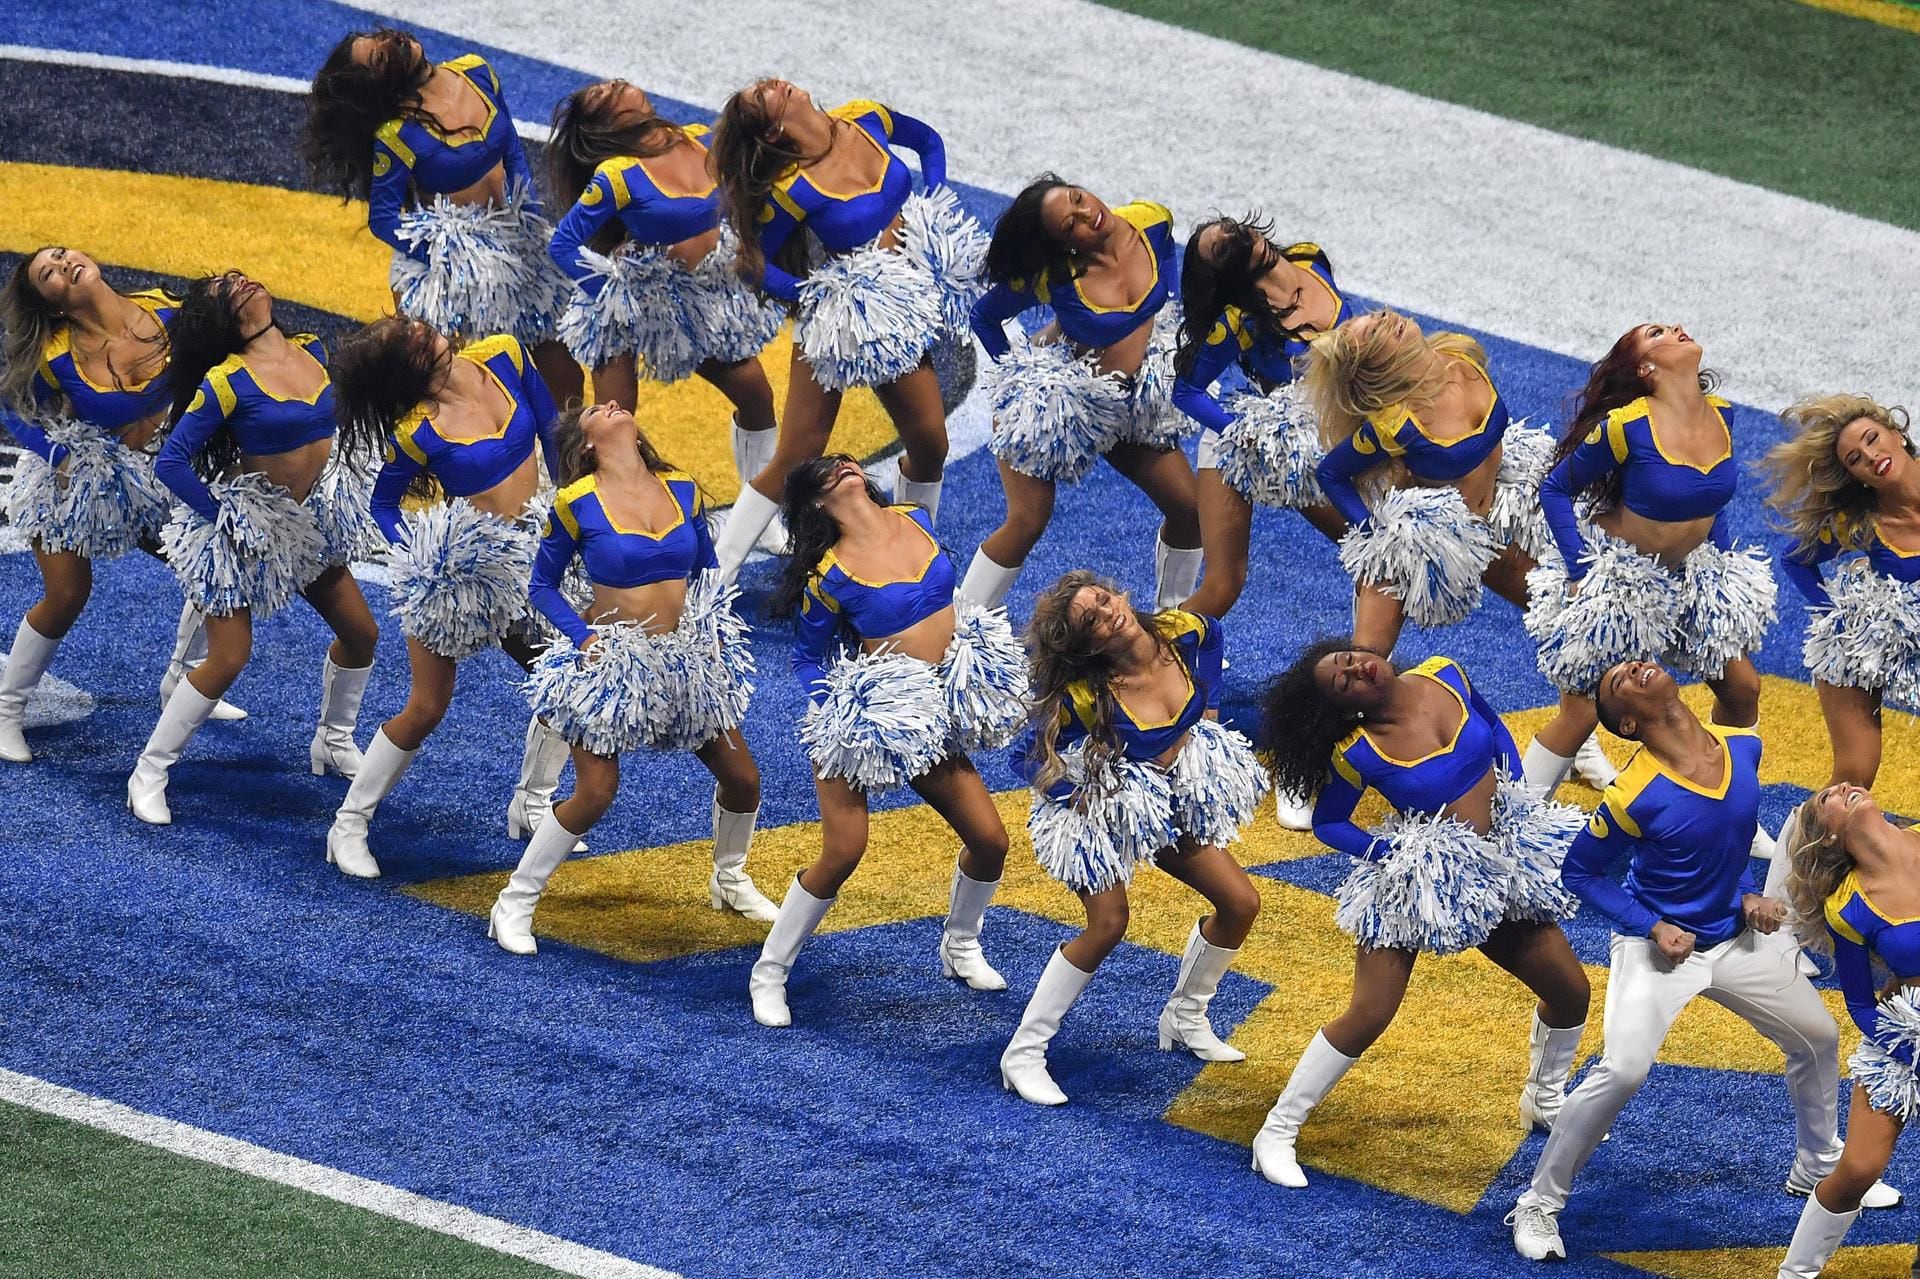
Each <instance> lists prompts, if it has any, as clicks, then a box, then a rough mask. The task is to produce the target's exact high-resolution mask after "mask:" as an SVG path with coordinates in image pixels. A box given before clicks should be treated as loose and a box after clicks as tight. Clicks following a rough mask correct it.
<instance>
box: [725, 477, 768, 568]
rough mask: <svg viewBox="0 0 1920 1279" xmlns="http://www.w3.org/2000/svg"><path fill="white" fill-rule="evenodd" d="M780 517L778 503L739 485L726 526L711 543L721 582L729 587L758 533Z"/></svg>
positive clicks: (749, 485) (765, 529)
mask: <svg viewBox="0 0 1920 1279" xmlns="http://www.w3.org/2000/svg"><path fill="white" fill-rule="evenodd" d="M779 514H780V504H779V503H778V502H776V501H774V500H773V499H772V498H770V497H768V496H766V495H765V494H763V493H762V492H761V491H760V490H759V489H757V488H755V487H753V485H751V484H743V485H741V486H740V496H739V497H736V498H734V499H733V509H732V510H731V511H729V512H728V513H727V522H726V526H725V527H724V528H722V529H721V530H720V536H719V537H718V538H717V539H716V540H715V544H714V556H715V558H716V559H717V560H718V561H719V564H720V580H721V581H723V582H725V583H727V584H728V585H732V584H733V579H734V578H736V577H738V576H740V566H741V565H742V564H745V563H746V562H747V556H748V555H749V554H750V553H751V552H752V551H753V548H754V547H755V545H757V544H758V543H759V541H760V536H761V534H763V533H765V532H766V531H767V529H768V527H769V526H771V525H772V523H773V521H774V517H775V516H777V515H779Z"/></svg>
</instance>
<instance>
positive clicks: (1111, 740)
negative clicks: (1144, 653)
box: [1027, 568, 1174, 790]
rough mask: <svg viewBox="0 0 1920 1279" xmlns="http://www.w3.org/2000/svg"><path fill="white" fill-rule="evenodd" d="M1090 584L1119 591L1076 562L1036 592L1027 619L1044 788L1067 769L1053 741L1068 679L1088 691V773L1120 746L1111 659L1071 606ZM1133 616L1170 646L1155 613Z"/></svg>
mask: <svg viewBox="0 0 1920 1279" xmlns="http://www.w3.org/2000/svg"><path fill="white" fill-rule="evenodd" d="M1089 586H1095V587H1100V588H1102V589H1104V590H1107V591H1110V592H1111V593H1113V594H1114V595H1119V594H1122V592H1121V590H1120V588H1119V587H1118V586H1116V585H1115V584H1114V583H1113V582H1111V581H1109V580H1108V579H1106V578H1104V577H1102V576H1100V574H1098V573H1095V572H1092V571H1091V570H1088V569H1084V568H1077V569H1074V570H1073V571H1072V572H1070V573H1068V574H1066V575H1065V576H1064V577H1062V578H1061V579H1060V580H1059V581H1057V582H1055V583H1054V584H1053V585H1052V586H1049V587H1048V588H1047V589H1046V590H1044V591H1042V592H1041V593H1040V598H1039V599H1037V600H1035V601H1034V604H1033V617H1032V619H1031V620H1029V621H1028V622H1027V671H1028V677H1029V685H1030V687H1031V689H1032V698H1033V716H1034V724H1035V727H1036V729H1037V730H1038V734H1039V746H1040V771H1039V773H1038V775H1037V776H1036V777H1035V778H1034V788H1035V789H1036V790H1045V789H1046V788H1047V787H1049V786H1051V785H1053V784H1054V783H1055V782H1057V781H1059V780H1060V779H1061V778H1062V777H1063V776H1065V775H1066V763H1065V761H1063V760H1062V759H1061V758H1060V751H1059V746H1058V742H1059V737H1060V710H1061V706H1062V704H1063V703H1064V702H1066V701H1068V700H1070V694H1069V691H1068V690H1069V689H1070V688H1071V687H1072V686H1073V685H1075V684H1084V685H1086V686H1087V687H1088V688H1090V689H1091V690H1092V692H1093V723H1092V724H1090V725H1088V727H1087V746H1086V774H1087V776H1088V777H1089V778H1091V777H1093V776H1095V775H1096V774H1097V773H1098V772H1099V769H1100V765H1101V764H1103V763H1104V762H1105V761H1106V760H1107V759H1109V758H1111V757H1112V756H1113V754H1114V753H1115V752H1116V751H1117V750H1118V749H1119V746H1120V740H1119V737H1118V736H1117V735H1116V734H1115V733H1114V731H1113V713H1114V711H1115V709H1116V708H1117V707H1118V705H1119V700H1118V698H1116V697H1115V695H1114V692H1113V677H1114V659H1113V657H1112V655H1111V654H1109V653H1107V652H1106V651H1105V650H1104V649H1102V648H1101V647H1100V646H1099V644H1098V643H1097V642H1096V641H1095V640H1094V636H1093V628H1094V622H1093V619H1092V618H1091V617H1090V616H1089V615H1088V612H1087V611H1086V610H1084V609H1083V610H1082V611H1081V614H1080V616H1078V617H1075V616H1074V615H1073V610H1072V607H1071V606H1072V604H1073V597H1074V596H1075V595H1078V594H1079V593H1080V592H1081V591H1082V590H1083V589H1085V588H1086V587H1089ZM1133 616H1134V619H1135V620H1136V621H1138V622H1139V623H1140V627H1141V629H1142V630H1144V631H1146V633H1147V634H1149V635H1151V636H1153V639H1154V643H1155V644H1156V645H1157V646H1158V648H1159V654H1160V656H1163V657H1164V656H1166V655H1167V654H1169V653H1172V652H1174V646H1173V641H1172V640H1170V639H1168V638H1167V633H1166V631H1165V630H1163V629H1162V628H1161V626H1160V623H1159V616H1158V615H1157V614H1153V613H1145V612H1142V611H1141V610H1139V609H1137V608H1136V609H1134V610H1133Z"/></svg>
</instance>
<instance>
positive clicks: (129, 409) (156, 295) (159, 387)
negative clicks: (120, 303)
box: [0, 289, 180, 466]
mask: <svg viewBox="0 0 1920 1279" xmlns="http://www.w3.org/2000/svg"><path fill="white" fill-rule="evenodd" d="M123 296H124V297H125V298H126V299H127V300H128V301H129V302H132V303H133V304H134V305H136V306H138V307H140V309H141V310H143V311H145V312H147V314H149V315H151V316H152V317H153V318H154V319H155V320H158V321H159V322H160V324H161V325H162V326H164V325H165V324H166V322H167V321H168V320H170V319H172V318H173V313H174V312H175V311H177V310H179V308H180V303H179V300H178V299H176V298H173V297H171V296H169V295H168V294H166V293H163V292H161V291H160V290H159V289H146V290H142V291H141V292H139V293H128V294H124V295H123ZM165 367H166V365H165V363H164V362H157V363H156V365H155V367H154V369H153V372H152V375H151V376H149V377H148V378H147V379H146V380H145V381H143V382H123V385H120V386H114V385H113V384H111V383H108V384H107V385H104V386H103V385H101V384H100V383H98V382H95V381H93V380H92V379H91V378H89V377H88V376H87V375H86V374H85V373H84V372H82V371H81V369H80V362H79V361H78V360H76V359H74V357H73V333H72V330H71V329H69V328H68V326H66V325H64V324H62V325H61V326H60V327H59V328H57V329H55V330H54V331H53V333H52V334H50V335H49V336H48V338H47V340H46V342H45V344H44V345H42V346H41V348H40V368H39V371H38V372H37V373H36V375H35V376H34V379H33V399H34V403H35V404H37V405H38V406H39V407H40V409H41V411H42V412H48V413H52V412H58V411H61V410H62V409H63V408H65V409H70V410H71V411H72V413H73V416H74V417H76V418H78V419H80V421H82V422H85V423H87V424H88V425H89V426H93V427H97V428H99V429H100V430H102V431H104V432H106V433H108V434H110V435H114V434H118V433H119V432H121V431H124V430H126V429H127V428H128V427H130V426H133V425H134V424H136V423H139V422H144V421H146V420H147V419H149V418H151V417H153V416H154V414H156V413H163V412H165V411H166V408H167V405H168V404H169V403H170V402H171V399H172V397H171V396H170V395H169V394H168V391H167V379H166V378H165V377H163V376H161V374H162V373H163V371H164V370H165ZM63 400H64V401H65V404H64V405H63V404H62V401H63ZM0 417H4V420H5V424H6V428H7V431H8V433H9V434H11V435H12V436H13V437H14V438H15V439H16V440H18V441H20V447H22V448H24V449H27V450H29V451H30V452H33V453H37V454H39V455H40V456H41V457H42V458H44V459H46V461H47V462H48V463H49V464H51V465H56V466H57V465H59V463H60V462H61V461H62V460H63V459H64V458H65V457H66V450H65V449H64V448H61V447H60V446H58V445H56V444H54V443H53V441H51V440H49V439H48V438H47V433H46V431H45V430H43V429H41V428H40V427H39V426H36V425H34V424H33V423H32V422H29V421H28V420H27V419H26V418H24V417H21V416H20V415H19V414H17V413H15V412H13V411H12V410H10V409H8V410H0Z"/></svg>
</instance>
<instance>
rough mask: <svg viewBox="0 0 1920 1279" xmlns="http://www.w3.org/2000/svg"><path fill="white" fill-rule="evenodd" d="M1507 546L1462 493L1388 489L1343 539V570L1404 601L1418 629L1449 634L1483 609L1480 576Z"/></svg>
mask: <svg viewBox="0 0 1920 1279" xmlns="http://www.w3.org/2000/svg"><path fill="white" fill-rule="evenodd" d="M1505 545H1506V544H1505V543H1504V542H1502V541H1501V540H1500V537H1499V536H1498V535H1497V534H1496V533H1495V532H1494V530H1493V529H1492V527H1491V526H1489V525H1488V523H1487V522H1486V521H1485V520H1483V519H1481V518H1480V517H1479V516H1477V515H1475V514H1474V513H1473V512H1472V511H1470V510H1468V509H1467V503H1466V500H1465V499H1464V498H1462V497H1461V496H1460V491H1459V490H1458V489H1455V488H1451V487H1449V486H1446V485H1439V486H1436V487H1432V488H1424V487H1415V488H1398V489H1389V490H1387V492H1386V493H1384V494H1383V495H1381V497H1380V499H1379V500H1378V501H1376V502H1375V503H1374V504H1373V513H1372V517H1371V518H1370V519H1368V521H1367V522H1366V523H1365V524H1363V525H1361V526H1360V527H1358V528H1353V529H1349V530H1347V532H1346V534H1345V536H1343V537H1342V538H1341V539H1340V566H1341V567H1342V568H1344V569H1346V570H1347V574H1348V576H1350V577H1352V578H1353V580H1354V582H1355V583H1356V584H1357V585H1363V586H1374V587H1377V588H1378V589H1380V590H1382V591H1385V592H1386V593H1387V594H1388V595H1391V596H1393V598H1395V599H1397V600H1399V601H1400V603H1401V606H1402V607H1403V608H1404V609H1405V610H1406V614H1407V617H1408V618H1410V619H1411V620H1412V621H1414V622H1416V623H1418V624H1419V625H1421V626H1448V625H1451V624H1452V623H1454V622H1458V621H1461V620H1463V619H1464V618H1466V617H1467V615H1468V614H1470V613H1472V612H1473V610H1474V609H1476V608H1478V607H1479V606H1480V600H1481V597H1482V596H1483V594H1484V593H1485V588H1484V587H1483V586H1482V585H1481V581H1480V576H1481V574H1483V573H1485V572H1486V571H1487V567H1488V566H1489V565H1491V564H1492V563H1493V561H1494V559H1495V558H1496V557H1498V556H1499V554H1500V551H1501V549H1502V548H1503V547H1504V546H1505Z"/></svg>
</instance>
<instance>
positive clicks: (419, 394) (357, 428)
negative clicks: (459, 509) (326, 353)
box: [328, 315, 453, 497]
mask: <svg viewBox="0 0 1920 1279" xmlns="http://www.w3.org/2000/svg"><path fill="white" fill-rule="evenodd" d="M433 337H434V331H433V329H432V328H431V327H430V326H429V325H427V324H426V323H425V322H424V321H422V320H408V319H403V318H402V317H400V316H397V315H389V316H386V317H384V318H382V319H378V320H375V321H374V322H373V323H372V324H369V325H367V326H366V327H365V328H363V329H361V330H360V331H359V332H357V333H354V334H352V335H350V336H349V337H347V338H345V339H344V340H343V341H341V343H340V345H339V347H338V348H337V349H336V350H335V351H334V353H333V359H332V361H331V362H330V363H329V365H328V372H329V373H330V374H331V375H332V377H333V416H334V421H335V422H336V423H337V424H338V426H339V428H340V433H339V435H338V437H337V439H336V441H335V445H334V447H335V448H336V449H337V450H342V451H344V452H345V453H346V454H347V455H348V456H350V457H355V458H358V457H364V456H367V455H369V454H371V455H372V456H376V457H378V456H382V455H384V454H385V453H386V451H387V447H388V444H389V441H391V439H392V438H393V429H394V427H395V425H397V424H398V423H399V421H400V419H401V418H403V417H405V416H406V415H407V414H409V413H411V412H413V411H414V409H416V408H418V407H419V406H420V405H421V404H423V403H425V402H427V401H430V400H432V399H433V398H434V397H435V396H437V395H438V394H439V393H440V391H441V389H442V388H443V387H445V386H446V382H447V374H448V373H449V372H450V371H451V370H452V367H453V345H452V344H451V343H449V345H448V347H447V349H446V351H445V352H444V353H442V354H441V355H439V356H435V355H434V353H433ZM437 488H438V486H437V485H436V483H435V481H434V479H433V477H432V476H430V475H428V474H426V473H425V472H422V473H421V474H420V475H418V476H417V477H415V479H414V481H413V484H412V486H411V488H410V489H409V492H411V493H413V494H414V495H416V496H419V497H431V496H433V494H434V493H435V492H436V491H437Z"/></svg>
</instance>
